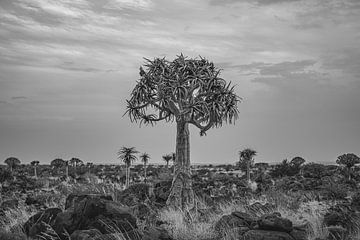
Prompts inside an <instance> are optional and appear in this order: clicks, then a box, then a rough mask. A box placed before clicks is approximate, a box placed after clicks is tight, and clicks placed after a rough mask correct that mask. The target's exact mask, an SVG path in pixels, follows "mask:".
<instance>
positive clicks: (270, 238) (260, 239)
mask: <svg viewBox="0 0 360 240" xmlns="http://www.w3.org/2000/svg"><path fill="white" fill-rule="evenodd" d="M242 239H243V240H294V239H293V238H292V237H291V236H290V235H289V234H288V233H285V232H277V231H266V230H250V231H248V232H246V233H245V234H244V236H243V238H242Z"/></svg>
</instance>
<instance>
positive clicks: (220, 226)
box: [215, 215, 250, 237]
mask: <svg viewBox="0 0 360 240" xmlns="http://www.w3.org/2000/svg"><path fill="white" fill-rule="evenodd" d="M249 229H250V228H249V224H248V223H247V222H246V221H245V220H243V219H241V218H238V217H236V216H234V215H225V216H222V217H221V218H220V220H219V221H217V223H216V224H215V231H216V232H217V234H218V235H219V236H222V237H223V236H226V235H229V234H231V235H236V236H241V235H242V234H243V233H244V232H246V231H248V230H249Z"/></svg>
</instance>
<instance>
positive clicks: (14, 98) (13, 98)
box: [11, 96, 27, 100]
mask: <svg viewBox="0 0 360 240" xmlns="http://www.w3.org/2000/svg"><path fill="white" fill-rule="evenodd" d="M11 99H12V100H19V99H27V97H25V96H14V97H11Z"/></svg>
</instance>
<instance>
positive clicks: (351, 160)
mask: <svg viewBox="0 0 360 240" xmlns="http://www.w3.org/2000/svg"><path fill="white" fill-rule="evenodd" d="M336 163H337V164H339V165H342V166H344V167H345V168H346V169H347V173H348V178H349V180H351V169H352V168H353V167H354V166H355V165H356V164H359V163H360V158H359V157H358V156H357V155H355V154H354V153H346V154H343V155H340V156H338V158H337V160H336Z"/></svg>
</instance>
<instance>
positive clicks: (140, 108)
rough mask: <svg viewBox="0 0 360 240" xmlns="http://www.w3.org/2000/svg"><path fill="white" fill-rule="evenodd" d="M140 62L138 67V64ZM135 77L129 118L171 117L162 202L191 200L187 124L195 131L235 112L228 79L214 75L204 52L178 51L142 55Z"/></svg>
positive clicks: (154, 119)
mask: <svg viewBox="0 0 360 240" xmlns="http://www.w3.org/2000/svg"><path fill="white" fill-rule="evenodd" d="M143 67H144V68H143ZM143 67H140V79H139V80H138V81H137V83H136V86H135V87H134V89H133V90H132V92H131V97H130V99H129V100H127V111H126V113H127V114H128V115H129V117H130V120H131V121H135V122H137V121H138V122H140V124H142V123H144V124H150V125H154V124H156V123H157V122H159V121H167V122H173V121H175V122H176V129H177V132H176V148H175V149H176V151H175V152H176V161H175V165H174V168H175V174H174V177H173V182H172V187H171V190H170V194H169V197H168V200H167V204H168V205H170V206H173V207H177V208H188V207H190V208H191V207H192V206H193V205H194V203H195V202H194V199H195V195H194V191H193V189H192V180H191V169H190V167H191V164H190V132H189V125H190V124H191V125H194V126H195V127H196V128H198V129H199V130H200V135H201V136H204V135H206V132H207V131H208V130H209V129H211V128H213V127H221V126H222V124H224V123H233V122H234V121H235V120H236V119H237V117H238V109H237V103H238V102H239V101H240V98H239V97H238V96H237V95H236V93H235V91H234V87H233V86H231V83H227V82H226V81H225V80H224V79H223V78H221V77H220V69H218V68H217V67H216V66H215V65H214V63H212V62H210V61H208V60H207V59H205V58H200V59H188V58H187V57H185V56H183V55H182V54H181V55H179V56H177V58H175V59H174V60H173V61H168V60H167V59H165V58H155V59H154V60H149V59H146V63H145V64H144V66H143Z"/></svg>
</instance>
